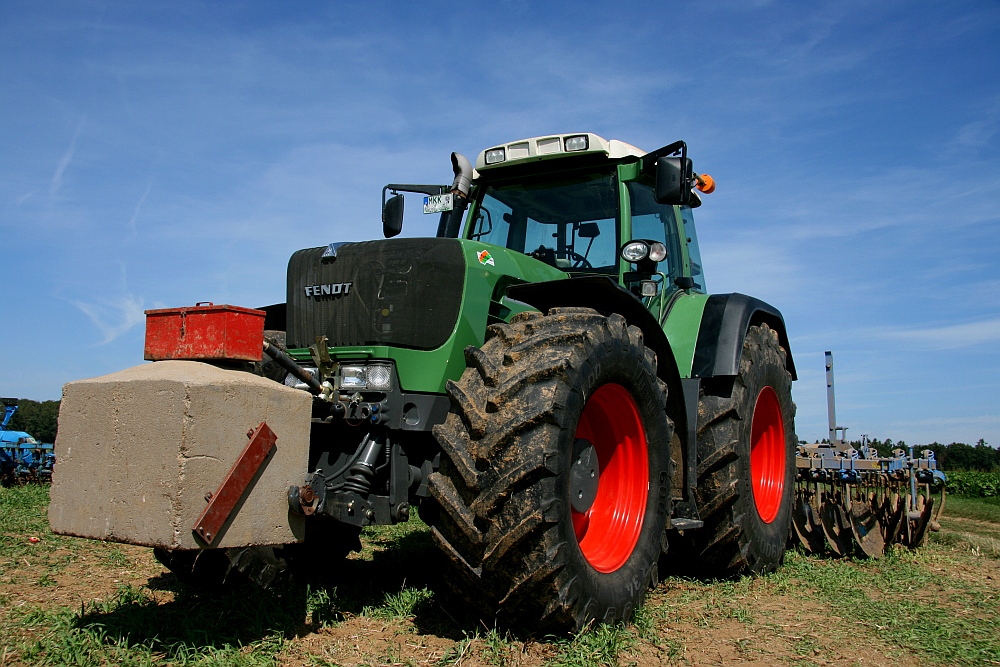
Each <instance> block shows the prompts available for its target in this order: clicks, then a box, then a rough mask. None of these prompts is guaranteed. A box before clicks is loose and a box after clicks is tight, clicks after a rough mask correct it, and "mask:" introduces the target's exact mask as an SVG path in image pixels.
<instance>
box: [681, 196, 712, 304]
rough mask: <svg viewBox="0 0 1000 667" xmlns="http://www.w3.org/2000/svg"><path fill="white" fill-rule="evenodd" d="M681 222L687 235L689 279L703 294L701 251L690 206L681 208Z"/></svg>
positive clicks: (704, 288) (703, 277)
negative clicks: (691, 279)
mask: <svg viewBox="0 0 1000 667" xmlns="http://www.w3.org/2000/svg"><path fill="white" fill-rule="evenodd" d="M681 220H683V221H684V233H685V234H686V235H687V239H686V240H687V246H688V260H689V261H690V262H691V277H692V278H694V284H695V285H697V286H698V289H699V290H700V291H702V292H703V293H705V294H708V289H707V288H706V287H705V272H704V270H703V269H702V266H701V251H700V250H698V233H697V232H696V231H695V229H694V212H693V211H692V210H691V207H690V206H681Z"/></svg>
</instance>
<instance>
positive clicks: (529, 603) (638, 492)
mask: <svg viewBox="0 0 1000 667" xmlns="http://www.w3.org/2000/svg"><path fill="white" fill-rule="evenodd" d="M466 359H467V361H468V364H469V366H470V367H469V368H468V369H466V371H465V373H464V374H463V375H462V377H461V379H460V380H459V381H458V382H449V384H448V392H449V395H450V397H451V399H452V411H451V413H450V414H449V415H448V418H447V420H446V421H445V423H444V424H441V425H439V426H437V427H435V430H434V434H435V436H436V437H437V440H438V443H439V444H440V445H441V448H442V454H443V455H442V461H441V468H440V471H439V472H438V473H435V474H433V475H431V477H430V479H429V485H430V491H431V495H432V498H433V500H434V501H435V503H436V504H437V505H438V506H439V507H438V508H437V509H438V511H437V512H435V513H434V514H432V515H431V516H433V517H434V518H432V520H431V523H432V534H433V536H434V540H435V542H436V543H437V544H438V546H439V547H440V548H441V549H442V551H443V552H444V553H445V554H446V556H447V557H448V559H449V560H450V562H451V563H452V565H453V566H454V568H453V569H454V572H455V576H453V577H449V578H448V581H449V583H450V584H451V586H452V587H453V589H454V590H455V592H456V593H457V594H458V595H460V596H462V597H463V598H465V599H466V600H467V601H468V602H470V603H471V604H472V605H474V606H476V607H479V608H480V609H481V611H483V612H484V613H486V614H489V615H491V616H494V615H495V616H496V617H498V618H499V619H500V620H501V621H502V622H504V623H508V624H520V625H525V624H530V625H532V626H533V627H534V628H535V629H538V628H539V625H540V626H541V627H542V628H544V629H546V630H553V631H564V630H579V629H581V628H583V627H585V626H586V625H587V624H588V623H590V622H592V621H595V620H596V621H600V622H616V621H625V620H628V619H629V618H630V617H631V614H632V612H633V610H634V609H635V607H636V606H637V605H639V604H641V602H642V599H643V596H644V594H645V591H646V589H647V587H648V585H649V584H650V582H651V581H655V579H656V562H657V560H658V557H659V555H660V552H661V538H662V535H663V530H664V526H665V524H666V519H667V515H668V512H669V507H668V501H669V497H670V494H669V480H670V460H669V452H668V443H669V442H670V437H671V434H672V432H673V426H672V424H671V423H670V420H669V419H668V418H667V416H666V413H665V412H664V407H665V405H666V386H665V385H664V384H663V383H662V382H661V381H659V380H658V379H657V377H656V359H655V355H654V354H653V353H652V352H651V351H650V350H648V349H646V348H645V346H644V345H643V341H642V333H641V332H640V331H639V329H638V328H636V327H629V326H627V325H626V323H625V320H624V319H622V318H621V317H619V316H617V315H612V316H610V317H604V316H602V315H600V314H599V313H597V312H595V311H593V310H590V309H583V308H554V309H552V310H551V312H550V314H549V315H547V316H543V315H542V314H540V313H534V312H533V313H522V314H520V315H518V316H515V317H514V318H513V319H512V320H511V322H510V323H509V324H500V325H494V326H491V327H490V328H489V331H488V333H487V341H486V343H485V344H484V345H483V347H482V348H473V347H470V348H468V349H467V350H466ZM429 514H430V513H429Z"/></svg>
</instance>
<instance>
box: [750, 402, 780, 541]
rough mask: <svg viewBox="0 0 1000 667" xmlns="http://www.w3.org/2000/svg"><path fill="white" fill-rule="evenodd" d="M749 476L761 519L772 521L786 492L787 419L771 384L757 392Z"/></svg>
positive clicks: (751, 432)
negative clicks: (784, 418) (785, 419)
mask: <svg viewBox="0 0 1000 667" xmlns="http://www.w3.org/2000/svg"><path fill="white" fill-rule="evenodd" d="M750 478H751V480H753V502H754V505H756V507H757V514H759V515H760V519H761V521H763V522H764V523H771V522H772V521H774V519H775V517H777V516H778V510H779V509H781V499H782V497H784V495H785V422H784V420H783V419H782V418H781V405H780V404H779V403H778V395H777V394H776V393H775V392H774V389H772V388H771V387H764V388H763V389H761V390H760V393H759V394H757V403H756V405H754V408H753V422H752V424H751V426H750Z"/></svg>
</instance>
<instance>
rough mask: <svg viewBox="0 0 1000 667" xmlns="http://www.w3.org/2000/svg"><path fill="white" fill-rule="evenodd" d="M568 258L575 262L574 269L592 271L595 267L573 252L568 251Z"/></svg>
mask: <svg viewBox="0 0 1000 667" xmlns="http://www.w3.org/2000/svg"><path fill="white" fill-rule="evenodd" d="M565 253H566V258H567V259H569V260H571V261H572V262H573V266H572V268H574V269H592V268H594V265H593V264H591V263H590V260H589V259H587V258H586V257H584V256H583V255H581V254H580V253H578V252H575V251H573V250H566V251H565Z"/></svg>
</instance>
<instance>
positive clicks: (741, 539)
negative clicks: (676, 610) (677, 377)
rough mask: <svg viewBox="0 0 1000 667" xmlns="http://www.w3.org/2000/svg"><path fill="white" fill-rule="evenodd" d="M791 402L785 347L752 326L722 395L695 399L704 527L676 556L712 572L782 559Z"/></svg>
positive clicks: (756, 568)
mask: <svg viewBox="0 0 1000 667" xmlns="http://www.w3.org/2000/svg"><path fill="white" fill-rule="evenodd" d="M796 443H797V440H796V437H795V404H794V403H792V377H791V375H790V374H789V372H788V371H787V370H786V367H785V350H784V349H783V348H782V347H781V345H780V344H779V342H778V335H777V333H776V332H775V331H774V330H773V329H771V328H770V327H768V326H767V325H766V324H762V325H760V326H753V327H750V330H749V331H748V332H747V335H746V338H745V339H744V342H743V355H742V359H741V361H740V371H739V375H738V376H737V377H736V378H735V380H734V382H733V388H732V393H731V395H730V396H728V397H720V396H706V395H704V394H703V395H702V396H701V400H700V402H699V405H698V489H697V497H698V507H699V509H700V512H701V518H702V519H703V520H704V521H705V525H704V527H703V528H701V529H700V530H698V531H694V532H693V533H692V537H691V539H690V542H689V543H687V544H684V543H681V544H680V545H678V546H680V547H681V548H680V549H679V551H680V553H679V554H677V555H675V556H674V559H675V562H677V560H678V557H682V558H684V559H685V560H687V563H686V565H687V566H688V569H690V570H693V571H694V572H695V573H696V574H699V575H702V576H711V577H733V576H738V575H742V574H761V573H764V572H771V571H773V570H774V569H775V568H777V567H778V565H780V564H781V561H782V559H783V557H784V553H785V546H786V544H787V542H788V535H789V530H790V525H791V516H792V494H793V491H794V488H793V487H794V485H795V446H796Z"/></svg>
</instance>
